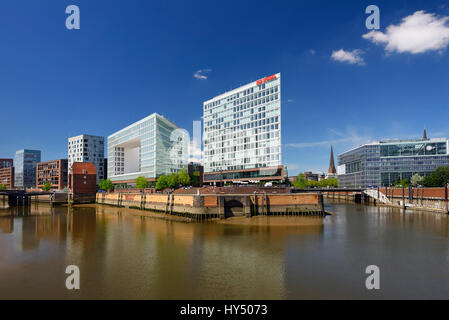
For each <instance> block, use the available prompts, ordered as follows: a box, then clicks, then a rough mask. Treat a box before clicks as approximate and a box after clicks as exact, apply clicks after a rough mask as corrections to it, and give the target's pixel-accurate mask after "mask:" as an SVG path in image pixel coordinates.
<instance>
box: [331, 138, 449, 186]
mask: <svg viewBox="0 0 449 320" xmlns="http://www.w3.org/2000/svg"><path fill="white" fill-rule="evenodd" d="M447 165H449V153H448V141H447V140H446V139H444V138H433V139H417V140H386V141H378V142H373V143H370V144H365V145H362V146H360V147H357V148H354V149H352V150H349V151H347V152H345V153H343V154H340V155H339V156H338V169H337V174H338V182H339V186H341V187H377V186H391V185H393V184H394V183H395V182H396V181H398V180H402V179H407V180H410V178H411V177H412V175H414V174H415V173H417V174H419V175H421V176H427V175H429V174H430V173H431V172H432V171H433V170H435V169H436V168H437V167H440V166H447Z"/></svg>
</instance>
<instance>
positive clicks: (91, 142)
mask: <svg viewBox="0 0 449 320" xmlns="http://www.w3.org/2000/svg"><path fill="white" fill-rule="evenodd" d="M74 162H93V163H94V164H95V167H96V170H97V183H98V182H99V181H100V180H102V179H105V178H106V177H105V174H104V172H105V171H104V170H105V168H104V138H103V137H99V136H91V135H88V134H81V135H79V136H75V137H71V138H69V139H68V167H69V172H70V170H71V168H72V164H73V163H74Z"/></svg>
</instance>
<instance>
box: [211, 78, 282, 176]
mask: <svg viewBox="0 0 449 320" xmlns="http://www.w3.org/2000/svg"><path fill="white" fill-rule="evenodd" d="M203 122H204V126H203V146H204V172H205V174H204V182H205V183H207V182H211V181H225V180H248V179H253V180H257V179H258V178H261V179H277V178H281V179H282V178H283V176H282V177H281V176H280V175H281V174H283V173H282V172H283V169H282V168H280V167H281V163H282V152H281V74H280V73H277V74H274V75H272V76H269V77H266V78H263V79H260V80H257V81H254V82H251V83H249V84H246V85H244V86H241V87H239V88H237V89H234V90H231V91H228V92H226V93H223V94H221V95H219V96H216V97H214V98H212V99H210V100H208V101H205V102H204V103H203ZM254 169H256V170H254ZM278 174H279V175H278Z"/></svg>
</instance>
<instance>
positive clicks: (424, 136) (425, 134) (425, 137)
mask: <svg viewBox="0 0 449 320" xmlns="http://www.w3.org/2000/svg"><path fill="white" fill-rule="evenodd" d="M422 138H423V139H424V140H427V132H426V127H424V135H423V137H422Z"/></svg>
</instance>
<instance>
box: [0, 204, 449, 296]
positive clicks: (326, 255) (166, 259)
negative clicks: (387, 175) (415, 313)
mask: <svg viewBox="0 0 449 320" xmlns="http://www.w3.org/2000/svg"><path fill="white" fill-rule="evenodd" d="M327 207H328V209H329V210H330V211H332V212H336V215H335V216H332V217H330V216H329V217H326V218H325V219H324V224H318V225H311V226H306V227H298V226H292V227H285V226H266V225H262V226H259V225H257V224H256V225H251V224H249V225H238V224H237V225H233V224H221V223H184V222H175V221H166V220H162V219H153V218H144V217H140V216H136V215H132V214H130V213H136V212H139V211H136V210H132V209H124V208H115V207H107V206H95V205H86V206H79V207H75V208H73V209H69V208H67V207H51V206H49V205H45V204H39V205H34V204H33V205H32V206H30V207H29V210H26V208H23V207H14V208H8V209H1V210H0V216H1V217H0V256H1V257H2V259H0V273H1V274H8V275H9V276H8V277H0V288H1V290H0V298H3V299H5V298H40V299H49V298H58V299H80V298H82V299H99V298H105V299H113V298H116V299H132V298H134V299H136V298H137V299H220V298H221V299H302V298H343V299H346V298H368V299H369V298H447V297H448V294H449V289H448V286H446V285H445V283H449V281H448V280H449V274H448V260H449V259H448V258H449V255H448V253H449V250H448V247H449V245H448V241H447V240H448V235H449V230H448V219H447V216H445V215H441V214H433V213H419V212H406V213H403V212H401V211H400V210H397V209H391V208H377V207H366V206H361V205H353V204H339V203H330V204H328V206H327ZM282 219H285V218H282ZM312 219H314V218H312ZM70 264H75V265H77V266H79V267H80V270H81V290H79V291H69V290H66V289H65V285H64V283H65V278H66V274H65V268H66V266H67V265H70ZM368 264H376V265H378V266H379V267H380V268H381V290H380V291H377V292H372V291H367V290H366V289H365V287H364V283H365V278H366V275H365V273H364V268H365V267H366V266H367V265H368Z"/></svg>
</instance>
